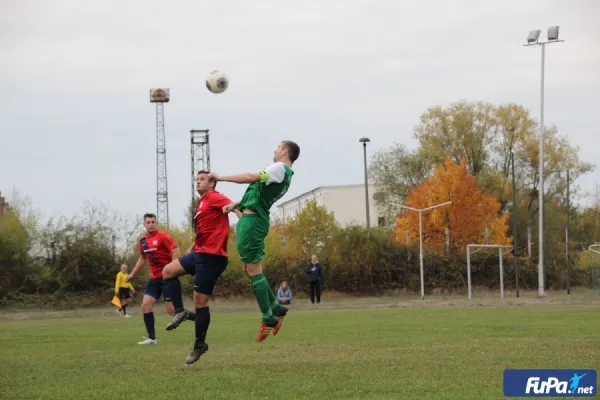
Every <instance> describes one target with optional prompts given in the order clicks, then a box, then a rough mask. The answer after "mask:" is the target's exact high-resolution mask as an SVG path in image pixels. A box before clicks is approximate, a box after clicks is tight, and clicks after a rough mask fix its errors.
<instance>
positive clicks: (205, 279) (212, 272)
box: [179, 251, 229, 296]
mask: <svg viewBox="0 0 600 400" xmlns="http://www.w3.org/2000/svg"><path fill="white" fill-rule="evenodd" d="M179 262H180V263H181V266H182V267H183V269H184V270H185V272H187V273H188V274H190V275H192V276H193V277H194V291H195V292H198V293H202V294H205V295H207V296H212V294H213V290H214V289H215V285H216V284H217V280H218V279H219V277H220V276H221V274H222V273H223V271H225V268H227V263H228V262H229V260H228V259H227V257H226V256H218V255H216V254H206V253H196V252H195V251H194V252H191V253H189V254H186V255H185V256H183V257H180V258H179Z"/></svg>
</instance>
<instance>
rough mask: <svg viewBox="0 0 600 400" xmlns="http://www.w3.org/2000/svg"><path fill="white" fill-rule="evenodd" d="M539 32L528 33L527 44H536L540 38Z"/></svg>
mask: <svg viewBox="0 0 600 400" xmlns="http://www.w3.org/2000/svg"><path fill="white" fill-rule="evenodd" d="M540 32H541V31H540V30H539V29H537V30H535V31H530V32H529V35H528V36H527V43H529V44H531V43H537V41H538V38H539V37H540Z"/></svg>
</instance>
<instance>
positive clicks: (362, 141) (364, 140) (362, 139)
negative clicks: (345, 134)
mask: <svg viewBox="0 0 600 400" xmlns="http://www.w3.org/2000/svg"><path fill="white" fill-rule="evenodd" d="M358 141H359V142H361V143H368V142H370V141H371V140H370V139H369V138H368V137H363V138H360V139H358Z"/></svg>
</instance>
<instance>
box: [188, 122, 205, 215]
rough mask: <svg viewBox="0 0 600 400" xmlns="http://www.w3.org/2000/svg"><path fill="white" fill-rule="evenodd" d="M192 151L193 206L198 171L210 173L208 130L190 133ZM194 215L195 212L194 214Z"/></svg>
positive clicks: (194, 130)
mask: <svg viewBox="0 0 600 400" xmlns="http://www.w3.org/2000/svg"><path fill="white" fill-rule="evenodd" d="M190 143H191V147H190V151H191V159H192V171H191V172H192V197H191V201H192V204H193V206H195V205H196V202H197V193H196V175H197V174H198V171H201V170H205V171H210V146H209V143H208V129H200V130H198V129H192V130H191V131H190ZM192 214H193V212H192ZM193 219H194V217H193V215H192V221H191V222H192V227H193V224H194V220H193Z"/></svg>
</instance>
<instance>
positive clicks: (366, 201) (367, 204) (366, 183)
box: [358, 137, 371, 229]
mask: <svg viewBox="0 0 600 400" xmlns="http://www.w3.org/2000/svg"><path fill="white" fill-rule="evenodd" d="M358 141H359V142H360V143H362V144H363V158H364V164H365V207H366V213H367V229H369V228H371V217H370V216H369V181H368V178H367V143H368V142H370V141H371V140H370V139H369V138H367V137H364V138H360V139H359V140H358Z"/></svg>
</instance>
